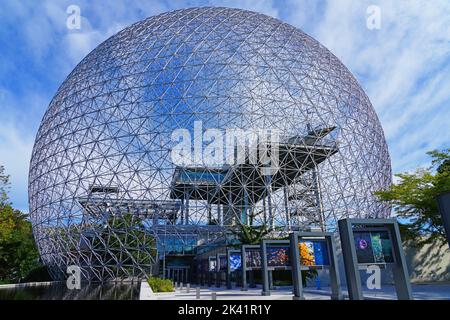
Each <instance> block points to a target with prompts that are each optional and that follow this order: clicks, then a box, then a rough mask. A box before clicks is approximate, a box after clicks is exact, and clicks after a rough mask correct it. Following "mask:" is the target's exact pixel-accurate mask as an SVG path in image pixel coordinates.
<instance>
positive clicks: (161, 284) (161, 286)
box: [147, 277, 174, 292]
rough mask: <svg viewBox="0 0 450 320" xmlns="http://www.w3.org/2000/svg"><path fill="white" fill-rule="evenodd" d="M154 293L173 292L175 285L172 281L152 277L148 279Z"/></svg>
mask: <svg viewBox="0 0 450 320" xmlns="http://www.w3.org/2000/svg"><path fill="white" fill-rule="evenodd" d="M147 282H148V284H149V285H150V288H152V290H153V292H173V291H174V288H173V284H172V281H171V280H170V279H161V278H158V277H150V278H148V279H147Z"/></svg>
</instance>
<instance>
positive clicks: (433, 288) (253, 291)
mask: <svg viewBox="0 0 450 320" xmlns="http://www.w3.org/2000/svg"><path fill="white" fill-rule="evenodd" d="M412 290H413V296H414V299H416V300H450V283H445V284H429V285H428V284H427V285H425V284H421V285H414V284H413V285H412ZM342 291H343V294H344V297H345V298H346V299H348V294H347V290H346V288H343V289H342ZM330 292H331V291H330V288H326V287H325V288H321V289H320V290H317V289H315V288H305V289H304V295H305V299H306V300H329V299H330ZM213 293H216V299H217V300H292V288H290V287H283V288H277V290H273V291H272V292H271V295H270V296H262V295H261V287H258V288H249V290H248V291H241V290H240V288H238V287H237V288H233V289H231V290H227V289H225V288H224V287H221V288H216V287H206V286H203V287H201V288H200V300H211V299H212V298H213ZM364 295H365V297H366V298H367V299H376V300H378V299H380V300H395V299H396V294H395V288H394V286H388V285H386V286H383V287H382V288H381V290H364ZM155 296H156V297H155V298H156V299H157V300H195V299H196V288H195V286H192V287H191V288H190V290H189V292H187V288H186V287H184V288H183V289H179V288H177V289H176V291H175V292H171V293H158V294H155Z"/></svg>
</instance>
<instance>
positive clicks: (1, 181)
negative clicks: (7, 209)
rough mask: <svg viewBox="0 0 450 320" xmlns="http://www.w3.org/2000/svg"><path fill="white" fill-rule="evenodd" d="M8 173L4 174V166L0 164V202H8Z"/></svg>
mask: <svg viewBox="0 0 450 320" xmlns="http://www.w3.org/2000/svg"><path fill="white" fill-rule="evenodd" d="M8 189H9V175H7V174H5V168H4V167H3V166H0V204H5V203H7V202H8Z"/></svg>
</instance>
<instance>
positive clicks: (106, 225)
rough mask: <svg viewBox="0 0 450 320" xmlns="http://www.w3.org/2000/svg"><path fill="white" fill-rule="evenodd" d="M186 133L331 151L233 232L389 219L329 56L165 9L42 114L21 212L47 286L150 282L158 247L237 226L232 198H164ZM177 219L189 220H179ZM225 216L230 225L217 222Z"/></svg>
mask: <svg viewBox="0 0 450 320" xmlns="http://www.w3.org/2000/svg"><path fill="white" fill-rule="evenodd" d="M195 122H201V124H202V127H203V129H202V130H203V131H204V130H206V129H208V128H217V129H219V130H227V129H242V130H249V129H261V128H262V129H272V130H278V131H279V132H281V133H282V137H287V138H289V137H291V138H292V137H309V138H311V136H312V132H313V133H314V134H316V135H317V136H320V139H322V138H323V139H324V140H326V139H328V140H330V141H332V142H333V143H334V144H335V146H336V149H335V152H332V153H330V154H328V155H326V156H324V157H323V159H321V160H320V162H318V163H315V164H314V166H313V167H312V166H311V167H308V170H304V171H302V174H301V175H295V177H294V176H292V177H293V178H292V179H291V178H289V179H288V178H286V177H284V178H283V179H284V181H287V180H289V181H287V182H286V184H285V185H283V186H282V187H277V188H275V187H272V186H271V187H270V190H271V192H273V194H272V195H271V197H270V199H267V198H268V197H269V196H268V193H267V191H261V194H262V195H261V194H260V195H259V196H255V197H253V198H251V199H253V200H249V201H250V203H251V206H252V209H249V210H253V211H248V212H247V214H248V215H251V213H249V212H253V213H254V219H253V220H252V221H247V220H246V221H245V223H246V224H250V223H253V224H258V223H267V220H266V218H267V217H266V216H265V213H266V210H269V209H266V208H267V207H268V206H271V208H270V210H272V211H271V217H269V219H270V218H271V219H272V220H270V223H271V225H272V226H273V227H274V228H277V230H281V231H283V230H284V231H289V230H292V229H293V228H295V227H299V228H302V227H306V226H310V225H320V226H321V227H322V228H323V229H326V230H331V231H332V230H334V229H335V228H336V222H337V220H338V219H340V218H344V217H360V218H370V217H387V216H389V214H390V208H389V207H387V206H386V205H384V204H382V203H380V202H378V201H377V200H376V198H375V197H374V196H373V192H374V191H377V190H380V189H385V188H386V187H388V186H389V185H390V183H391V167H390V158H389V153H388V149H387V145H386V142H385V138H384V134H383V130H382V127H381V125H380V122H379V120H378V118H377V115H376V113H375V111H374V108H373V107H372V105H371V103H370V101H369V98H368V97H367V96H366V94H365V93H364V91H363V89H362V88H361V86H360V85H359V84H358V82H357V81H356V80H355V78H354V77H353V76H352V74H351V73H350V72H349V70H348V69H347V68H346V67H345V66H344V65H343V64H342V63H341V62H340V61H339V60H338V59H337V58H336V57H335V56H334V55H333V54H332V53H331V52H330V51H329V50H327V49H326V48H325V47H324V46H322V45H321V44H320V43H319V42H318V41H316V40H314V39H313V38H311V37H310V36H308V35H306V34H305V33H304V32H302V31H301V30H299V29H297V28H294V27H293V26H291V25H289V24H286V23H283V22H281V21H279V20H277V19H274V18H271V17H268V16H266V15H263V14H259V13H255V12H251V11H245V10H240V9H229V8H209V7H206V8H192V9H184V10H177V11H173V12H168V13H163V14H160V15H158V16H154V17H150V18H148V19H145V20H143V21H140V22H138V23H135V24H133V25H131V26H130V27H127V28H125V29H124V30H122V31H120V32H118V33H117V34H116V35H114V36H112V37H111V38H109V39H108V40H106V41H105V42H103V43H102V44H100V45H99V46H98V47H97V48H96V49H94V50H93V51H92V52H91V53H90V54H89V55H87V56H86V57H85V58H84V59H83V60H82V61H81V62H80V63H79V64H78V65H77V66H76V68H75V69H74V70H73V71H72V72H71V73H70V75H69V76H68V77H67V79H66V80H65V81H64V83H63V84H62V85H61V87H60V88H59V89H58V91H57V93H56V95H55V96H54V98H53V99H52V101H51V103H50V105H49V107H48V109H47V111H46V113H45V115H44V118H43V120H42V123H41V126H40V128H39V131H38V134H37V137H36V141H35V145H34V149H33V154H32V160H31V165H30V174H29V203H30V216H31V221H32V224H33V230H34V235H35V238H36V241H37V244H38V247H39V250H40V253H41V257H42V259H43V261H44V263H45V264H46V265H48V266H49V268H50V270H51V272H52V275H53V276H54V277H55V278H63V277H64V274H65V271H66V270H65V268H66V266H68V265H78V266H80V267H81V268H82V272H83V275H84V276H85V277H86V278H88V279H97V280H98V279H111V278H118V277H122V278H123V277H133V276H139V275H142V274H149V273H154V272H156V271H155V268H156V266H157V264H158V259H159V257H160V255H161V252H162V250H168V249H167V248H166V247H164V246H161V245H160V244H161V243H163V242H164V241H163V240H161V239H163V237H166V236H167V237H172V239H176V241H179V243H181V244H182V246H183V249H182V250H187V249H186V247H188V246H191V247H192V246H194V247H195V246H197V245H200V244H201V243H204V242H206V241H215V240H216V239H218V238H220V235H221V234H222V233H223V230H224V228H226V227H229V226H231V225H236V224H237V223H239V221H240V219H241V218H242V215H241V213H242V210H241V208H242V206H243V204H242V203H241V202H242V201H244V200H242V199H244V198H245V197H241V198H239V196H237V195H235V196H234V198H233V199H234V200H231V201H232V202H231V203H229V202H228V203H226V201H225V200H223V202H220V201H222V200H220V201H219V200H208V199H212V198H213V196H211V198H208V199H206V198H207V197H208V196H205V195H197V196H196V195H191V199H190V202H189V200H187V199H186V197H185V195H183V196H182V197H179V196H177V195H176V194H175V193H174V192H173V185H174V181H175V182H176V180H175V176H176V172H177V170H181V169H180V165H179V164H177V163H174V161H173V158H172V151H173V148H174V141H173V139H172V138H173V132H174V131H175V130H177V129H186V130H188V132H191V133H193V132H194V125H195ZM203 131H202V132H203ZM318 132H319V133H318ZM320 132H321V133H323V137H322V135H321V133H320ZM288 140H289V139H288ZM288 140H286V141H288ZM294 140H295V139H294ZM294 140H292V139H291V140H289V141H294ZM308 150H309V149H308ZM314 159H315V158H314ZM308 161H309V160H308ZM308 163H310V162H308ZM297 166H299V164H297ZM301 169H302V168H299V170H301ZM191 173H192V172H191ZM197 173H198V172H197ZM189 177H191V178H189V179H194V178H192V175H191V176H189ZM180 179H181V178H180ZM222 181H223V180H222ZM243 184H244V183H243ZM216 185H218V186H219V187H220V185H221V183H220V181H217V183H216ZM280 185H282V184H280ZM194 187H195V186H193V187H192V188H194ZM219 187H218V188H219ZM265 187H267V185H265ZM230 188H231V187H230ZM246 188H247V187H245V188H243V189H245V190H247V189H246ZM183 190H186V189H183ZM208 192H210V193H208ZM208 192H206V193H207V194H208V195H209V194H212V193H211V192H212V191H208ZM264 192H266V193H264ZM206 193H205V194H206ZM174 194H175V195H174ZM192 194H194V193H192ZM214 199H215V198H214ZM236 199H240V200H239V201H238V200H236ZM245 199H247V198H245ZM214 201H216V202H214ZM252 201H253V202H252ZM187 203H189V209H186V206H187ZM246 203H247V204H248V202H246ZM247 204H246V205H247ZM246 208H247V207H246ZM182 210H185V211H182ZM187 210H189V216H188V215H185V214H180V212H187ZM245 210H247V209H245ZM238 211H239V215H238V217H237V218H236V219H230V220H226V219H225V218H224V217H225V212H228V213H227V214H229V212H231V213H232V214H236V213H237V212H238ZM155 212H158V214H159V216H158V217H159V218H157V219H156V220H155ZM258 212H264V218H263V217H262V216H263V215H262V214H259V213H258ZM211 216H212V217H211ZM215 217H216V218H215ZM246 217H248V216H246ZM158 219H159V220H158ZM246 219H247V218H246ZM241 222H242V221H241ZM155 226H157V228H155ZM195 235H197V238H196V236H195ZM164 239H166V238H164ZM161 241H162V242H161ZM167 243H168V242H167ZM167 243H166V244H167ZM183 252H184V251H183Z"/></svg>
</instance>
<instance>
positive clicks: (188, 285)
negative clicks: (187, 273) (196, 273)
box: [186, 283, 191, 293]
mask: <svg viewBox="0 0 450 320" xmlns="http://www.w3.org/2000/svg"><path fill="white" fill-rule="evenodd" d="M190 291H191V284H190V283H188V284H187V285H186V292H187V293H189V292H190Z"/></svg>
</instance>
